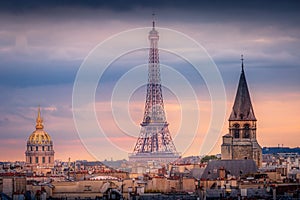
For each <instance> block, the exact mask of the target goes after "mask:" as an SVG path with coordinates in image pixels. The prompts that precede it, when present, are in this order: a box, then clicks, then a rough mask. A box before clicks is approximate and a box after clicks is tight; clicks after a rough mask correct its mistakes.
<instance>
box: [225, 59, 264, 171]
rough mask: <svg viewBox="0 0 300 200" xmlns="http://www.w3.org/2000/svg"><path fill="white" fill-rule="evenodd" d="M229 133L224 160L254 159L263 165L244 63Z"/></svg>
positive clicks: (226, 139)
mask: <svg viewBox="0 0 300 200" xmlns="http://www.w3.org/2000/svg"><path fill="white" fill-rule="evenodd" d="M228 121H229V133H228V134H226V135H224V136H223V143H222V146H221V154H222V159H224V160H226V159H229V160H239V159H253V160H254V161H255V163H256V165H257V166H258V167H261V163H262V148H261V146H260V145H259V144H258V142H257V139H256V122H257V120H256V118H255V115H254V110H253V107H252V103H251V98H250V93H249V90H248V86H247V82H246V77H245V72H244V63H243V58H242V72H241V76H240V80H239V85H238V89H237V93H236V97H235V101H234V105H233V108H232V112H231V115H230V117H229V120H228Z"/></svg>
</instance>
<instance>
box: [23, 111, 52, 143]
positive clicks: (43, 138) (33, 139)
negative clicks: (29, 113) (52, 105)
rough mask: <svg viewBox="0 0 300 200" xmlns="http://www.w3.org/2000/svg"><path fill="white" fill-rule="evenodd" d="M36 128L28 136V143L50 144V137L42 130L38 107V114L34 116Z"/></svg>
mask: <svg viewBox="0 0 300 200" xmlns="http://www.w3.org/2000/svg"><path fill="white" fill-rule="evenodd" d="M35 128H36V130H35V131H34V132H33V133H32V134H31V135H30V136H29V138H28V143H31V144H50V142H51V137H50V136H49V134H48V133H47V132H46V131H44V125H43V119H42V118H41V111H40V108H39V109H38V116H37V118H36V125H35Z"/></svg>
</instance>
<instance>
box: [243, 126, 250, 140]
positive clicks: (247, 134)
mask: <svg viewBox="0 0 300 200" xmlns="http://www.w3.org/2000/svg"><path fill="white" fill-rule="evenodd" d="M244 138H250V125H249V124H245V125H244Z"/></svg>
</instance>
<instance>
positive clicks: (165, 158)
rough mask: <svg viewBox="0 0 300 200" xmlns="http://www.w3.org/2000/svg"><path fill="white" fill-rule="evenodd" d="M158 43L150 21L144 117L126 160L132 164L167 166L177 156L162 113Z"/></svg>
mask: <svg viewBox="0 0 300 200" xmlns="http://www.w3.org/2000/svg"><path fill="white" fill-rule="evenodd" d="M158 40H159V35H158V32H157V30H156V29H155V21H154V20H153V23H152V30H151V31H150V32H149V41H150V49H149V63H148V83H147V94H146V103H145V111H144V118H143V121H142V123H141V130H140V134H139V137H138V139H137V142H136V144H135V147H134V149H133V153H131V154H129V161H132V162H145V161H157V162H160V163H169V162H172V161H175V160H176V159H178V158H179V157H180V155H179V154H178V153H177V150H176V147H175V145H174V143H173V140H172V137H171V134H170V131H169V129H168V125H169V124H168V122H167V120H166V115H165V110H164V103H163V97H162V88H161V78H160V65H159V53H158Z"/></svg>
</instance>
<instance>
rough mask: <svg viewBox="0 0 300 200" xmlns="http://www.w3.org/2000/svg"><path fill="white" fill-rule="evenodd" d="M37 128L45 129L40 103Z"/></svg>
mask: <svg viewBox="0 0 300 200" xmlns="http://www.w3.org/2000/svg"><path fill="white" fill-rule="evenodd" d="M35 128H36V129H43V128H44V126H43V119H42V118H41V108H40V105H39V108H38V116H37V118H36V125H35Z"/></svg>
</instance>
